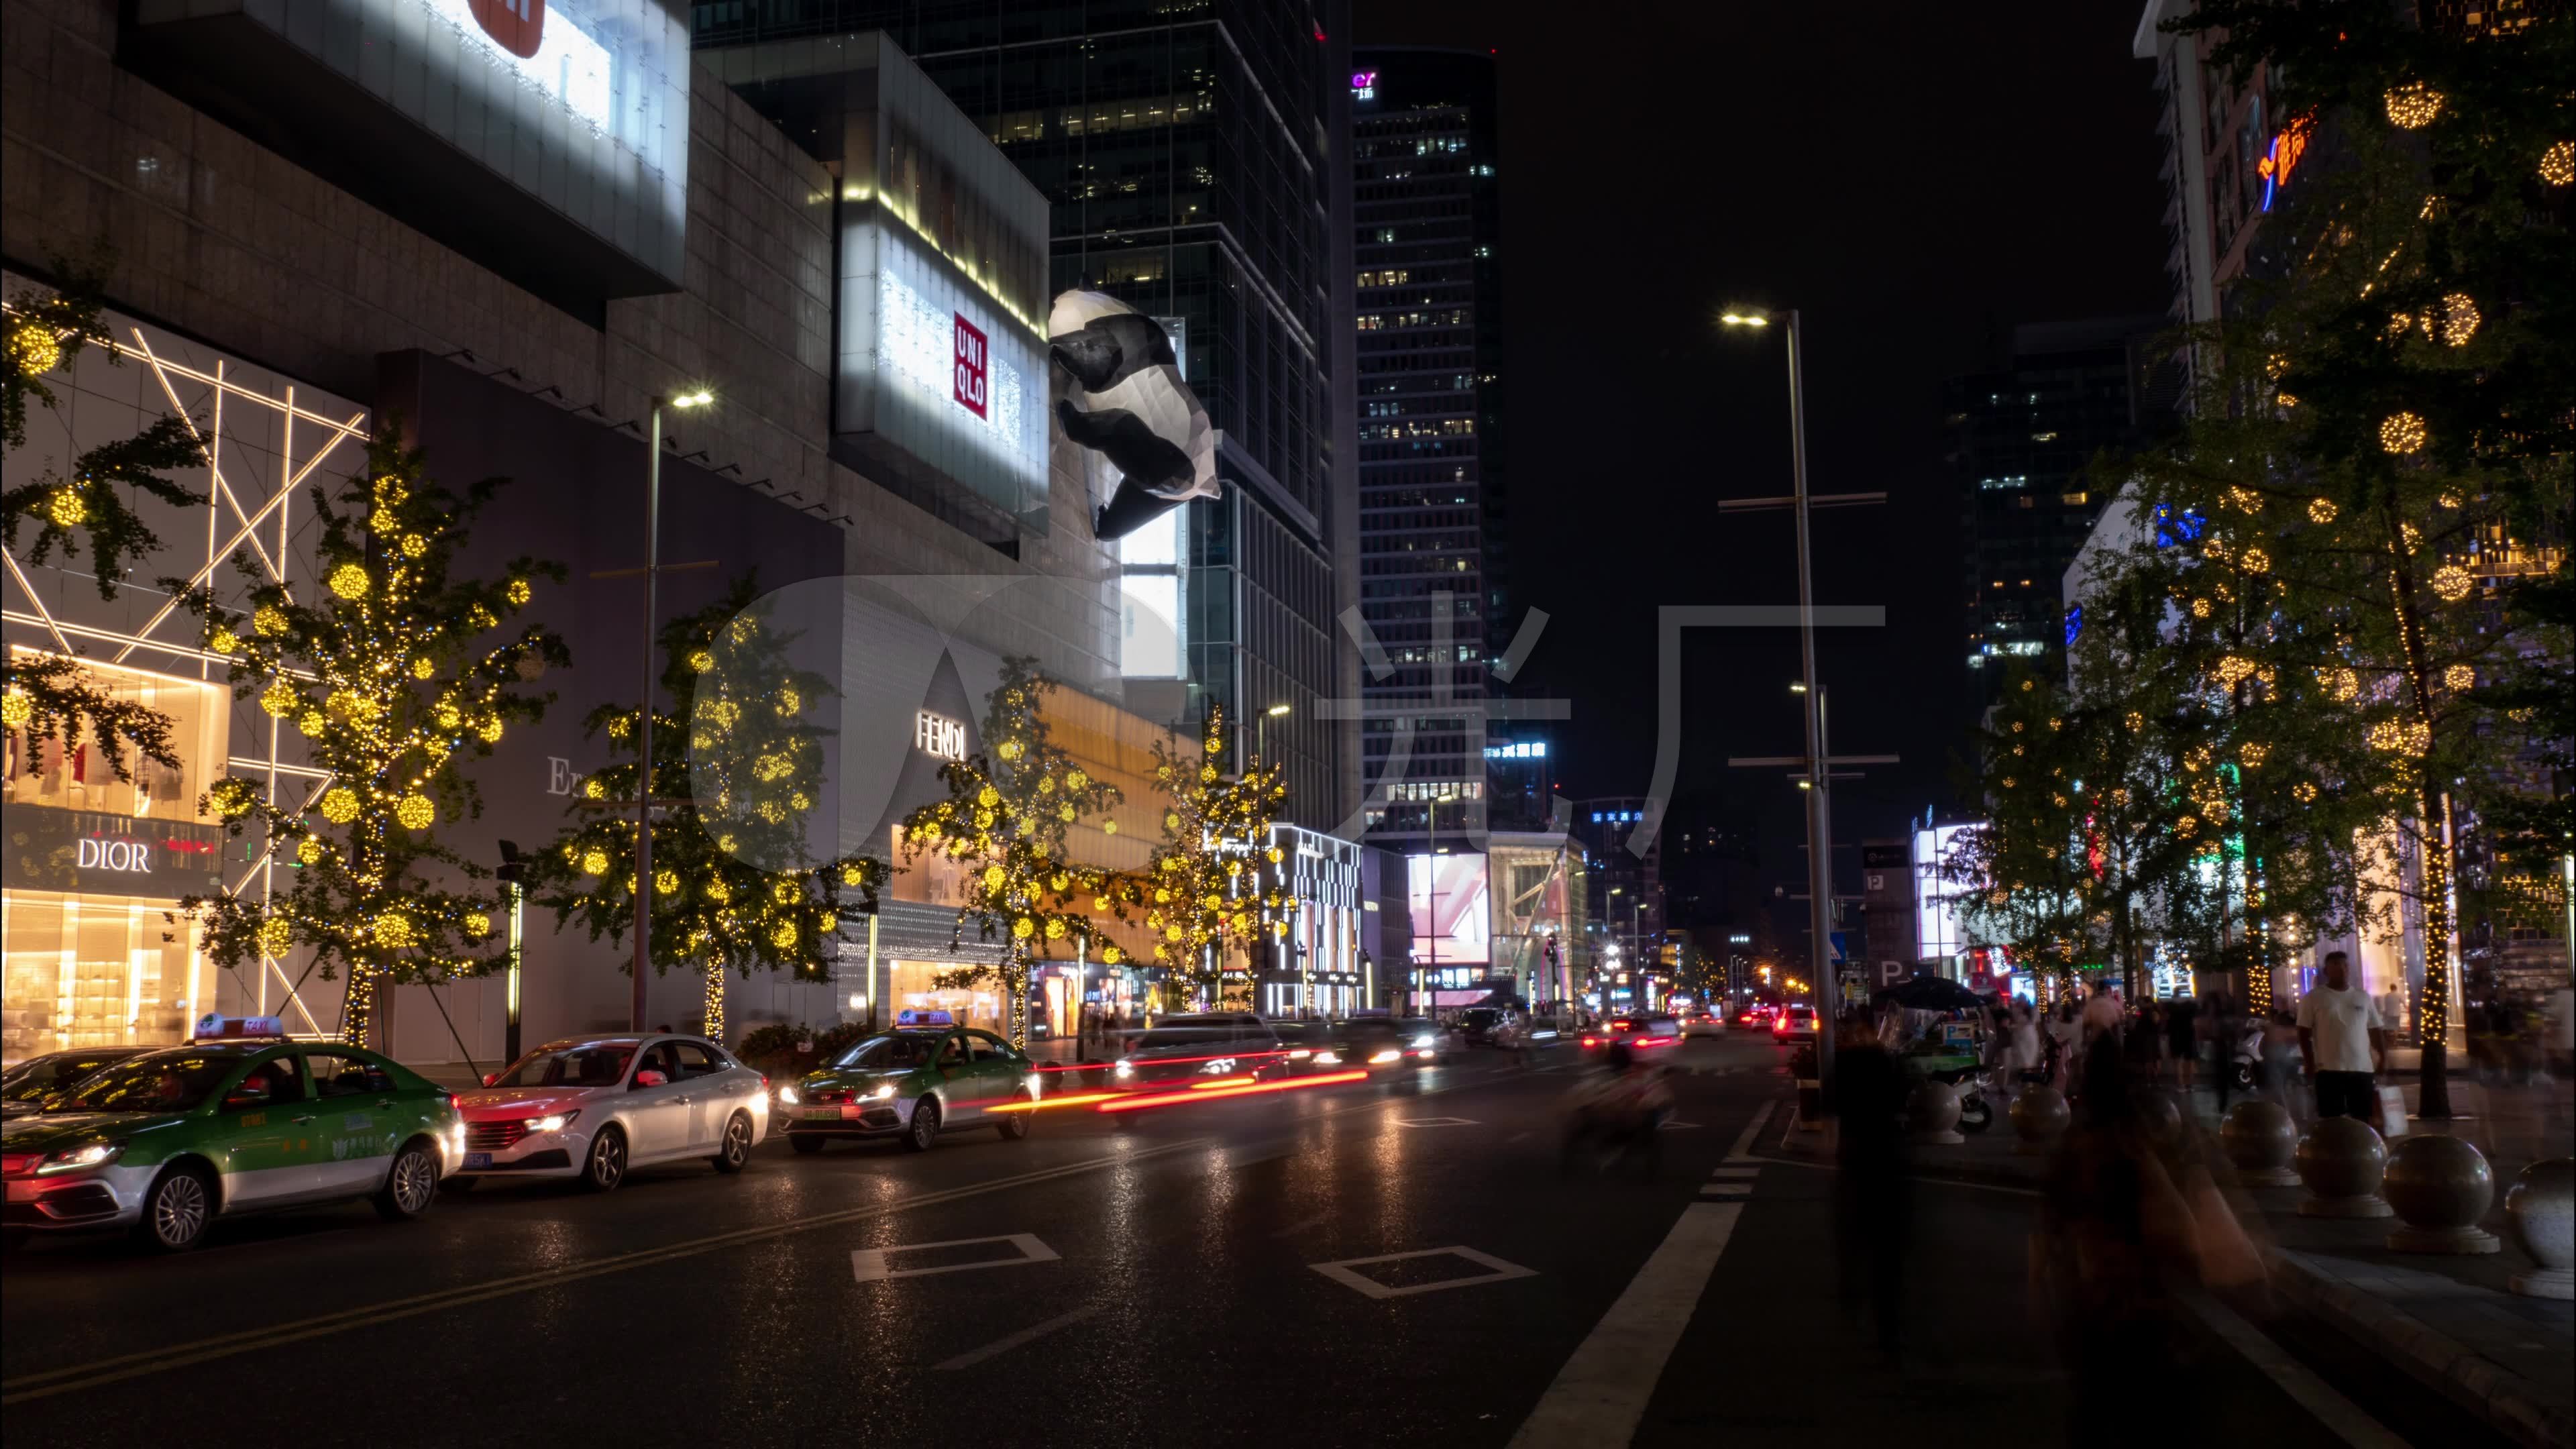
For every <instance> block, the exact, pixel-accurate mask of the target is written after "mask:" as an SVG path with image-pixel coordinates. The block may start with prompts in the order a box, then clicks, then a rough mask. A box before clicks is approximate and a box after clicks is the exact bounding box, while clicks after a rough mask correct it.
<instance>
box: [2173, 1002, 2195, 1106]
mask: <svg viewBox="0 0 2576 1449" xmlns="http://www.w3.org/2000/svg"><path fill="white" fill-rule="evenodd" d="M2165 1055H2166V1056H2168V1057H2170V1058H2172V1059H2173V1069H2174V1080H2175V1081H2176V1082H2177V1083H2179V1084H2181V1086H2182V1094H2183V1097H2184V1098H2185V1100H2186V1101H2188V1100H2189V1098H2190V1096H2191V1089H2192V1079H2193V1077H2194V1076H2195V1075H2197V1074H2198V1072H2199V1070H2200V1003H2199V1002H2197V1001H2194V1000H2192V999H2191V998H2190V997H2188V996H2177V997H2175V998H2174V999H2173V1000H2171V1001H2169V1002H2167V1003H2165Z"/></svg>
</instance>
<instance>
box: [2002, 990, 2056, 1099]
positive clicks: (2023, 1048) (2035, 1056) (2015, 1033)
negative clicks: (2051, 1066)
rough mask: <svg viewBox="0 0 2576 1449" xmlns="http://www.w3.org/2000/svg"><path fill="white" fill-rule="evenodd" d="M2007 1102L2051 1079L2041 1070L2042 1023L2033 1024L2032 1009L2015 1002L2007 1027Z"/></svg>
mask: <svg viewBox="0 0 2576 1449" xmlns="http://www.w3.org/2000/svg"><path fill="white" fill-rule="evenodd" d="M2003 1076H2004V1083H2003V1086H2004V1100H2005V1101H2006V1102H2007V1103H2009V1102H2010V1101H2011V1100H2012V1099H2013V1098H2014V1097H2017V1096H2020V1095H2021V1093H2022V1090H2023V1089H2024V1088H2026V1087H2032V1086H2036V1085H2038V1084H2039V1083H2042V1082H2045V1081H2047V1080H2048V1078H2047V1077H2046V1075H2044V1073H2043V1071H2042V1059H2041V1055H2040V1047H2039V1023H2037V1022H2036V1021H2033V1020H2032V1019H2031V1015H2030V1008H2029V1007H2028V1006H2026V1005H2024V1004H2022V1003H2021V1002H2018V1001H2016V1002H2014V1003H2013V1007H2012V1015H2011V1017H2010V1019H2009V1020H2008V1021H2007V1022H2006V1023H2005V1025H2004V1073H2003Z"/></svg>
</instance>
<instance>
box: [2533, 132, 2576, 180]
mask: <svg viewBox="0 0 2576 1449" xmlns="http://www.w3.org/2000/svg"><path fill="white" fill-rule="evenodd" d="M2540 179H2541V180H2543V181H2545V182H2547V183H2549V184H2550V185H2552V186H2565V185H2568V184H2569V183H2571V182H2576V141H2552V142H2551V143H2550V144H2549V149H2548V150H2546V151H2543V152H2541V153H2540Z"/></svg>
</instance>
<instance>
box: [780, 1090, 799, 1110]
mask: <svg viewBox="0 0 2576 1449" xmlns="http://www.w3.org/2000/svg"><path fill="white" fill-rule="evenodd" d="M802 1100H804V1099H803V1098H801V1097H799V1096H797V1095H796V1089H795V1088H794V1087H785V1086H782V1087H780V1088H779V1089H778V1105H779V1106H781V1107H793V1106H795V1105H796V1104H797V1103H798V1102H800V1101H802Z"/></svg>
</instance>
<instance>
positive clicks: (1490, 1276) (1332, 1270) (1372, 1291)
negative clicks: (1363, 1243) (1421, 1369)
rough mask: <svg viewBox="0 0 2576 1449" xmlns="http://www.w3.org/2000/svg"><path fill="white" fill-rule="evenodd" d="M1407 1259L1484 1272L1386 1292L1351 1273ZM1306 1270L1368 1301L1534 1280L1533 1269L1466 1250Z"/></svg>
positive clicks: (1357, 1260)
mask: <svg viewBox="0 0 2576 1449" xmlns="http://www.w3.org/2000/svg"><path fill="white" fill-rule="evenodd" d="M1408 1258H1464V1259H1466V1260H1467V1261H1468V1262H1470V1263H1474V1264H1477V1265H1478V1266H1480V1267H1482V1268H1484V1269H1485V1270H1486V1271H1485V1272H1482V1273H1476V1274H1472V1275H1470V1276H1468V1277H1464V1278H1443V1279H1441V1280H1439V1281H1438V1282H1436V1283H1413V1284H1408V1285H1407V1286H1405V1287H1402V1288H1390V1287H1388V1286H1387V1285H1385V1284H1384V1283H1380V1282H1379V1281H1377V1280H1376V1279H1374V1278H1370V1277H1366V1276H1363V1275H1361V1274H1359V1273H1354V1272H1352V1271H1351V1270H1352V1269H1354V1268H1365V1267H1367V1266H1369V1265H1370V1264H1372V1263H1400V1262H1403V1261H1404V1260H1406V1259H1408ZM1306 1266H1307V1267H1309V1268H1312V1269H1314V1270H1315V1271H1316V1272H1318V1273H1321V1274H1323V1275H1324V1276H1325V1277H1327V1278H1330V1279H1332V1280H1333V1281H1334V1282H1336V1283H1339V1284H1341V1285H1342V1286H1343V1287H1345V1288H1352V1289H1357V1290H1358V1291H1359V1292H1361V1293H1363V1294H1366V1295H1367V1296H1369V1297H1371V1298H1404V1297H1408V1296H1410V1295H1412V1294H1415V1293H1437V1292H1439V1291H1440V1290H1442V1289H1444V1288H1470V1287H1473V1286H1475V1285H1476V1284H1479V1283H1501V1282H1505V1281H1508V1280H1510V1279H1513V1278H1535V1277H1537V1276H1538V1270H1537V1269H1536V1268H1524V1267H1522V1266H1521V1265H1520V1264H1518V1263H1506V1262H1504V1261H1503V1260H1502V1259H1500V1258H1497V1257H1495V1256H1493V1255H1492V1254H1490V1253H1479V1252H1477V1251H1476V1250H1475V1249H1473V1248H1467V1247H1448V1248H1422V1249H1419V1250H1417V1251H1414V1252H1410V1253H1381V1254H1379V1255H1378V1256H1376V1257H1374V1258H1343V1259H1341V1260H1339V1261H1338V1262H1332V1263H1309V1264H1307V1265H1306Z"/></svg>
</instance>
